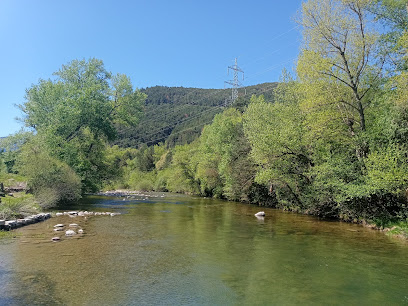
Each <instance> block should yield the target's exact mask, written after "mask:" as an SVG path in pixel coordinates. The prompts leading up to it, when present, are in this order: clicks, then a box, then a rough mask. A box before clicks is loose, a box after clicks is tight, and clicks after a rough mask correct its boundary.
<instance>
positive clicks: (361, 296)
mask: <svg viewBox="0 0 408 306" xmlns="http://www.w3.org/2000/svg"><path fill="white" fill-rule="evenodd" d="M70 209H71V210H72V209H76V210H79V209H81V210H89V211H90V210H92V211H111V212H120V213H122V214H121V215H118V216H114V217H110V216H94V217H88V218H87V219H85V218H84V217H76V218H69V217H68V216H61V217H55V218H52V219H50V220H47V221H45V222H42V223H38V224H35V225H31V226H27V227H24V228H21V229H19V230H16V231H15V233H16V238H13V239H3V240H2V241H0V305H36V304H37V305H38V304H42V305H345V304H349V305H401V304H408V282H407V280H408V244H407V243H405V242H401V241H399V240H396V239H392V238H389V237H387V236H385V235H384V234H382V233H379V232H377V231H374V230H370V229H366V228H363V227H361V226H358V225H351V224H345V223H339V222H326V221H319V220H317V219H316V218H312V217H308V216H301V215H296V214H291V213H284V212H281V211H276V210H273V209H263V210H265V212H266V214H267V216H266V217H265V218H264V220H258V219H257V218H256V217H255V216H254V213H256V212H257V211H259V210H260V209H259V208H257V207H254V206H249V205H244V204H239V203H232V202H224V201H218V200H211V199H198V198H191V197H186V196H176V195H168V194H167V195H166V196H165V197H164V198H161V197H149V199H147V200H145V197H141V198H138V199H134V200H126V201H123V200H122V199H120V198H106V197H88V198H87V199H85V200H84V201H83V202H82V203H80V204H78V205H77V206H75V207H73V208H72V207H71V208H70ZM57 223H64V224H69V223H77V224H79V226H81V227H82V228H83V229H84V234H83V235H82V236H80V235H77V236H75V237H72V238H65V237H63V239H62V241H60V242H56V243H55V242H51V238H52V237H53V236H55V233H54V232H53V226H54V225H55V224H57Z"/></svg>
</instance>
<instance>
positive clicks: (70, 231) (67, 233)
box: [65, 230, 76, 236]
mask: <svg viewBox="0 0 408 306" xmlns="http://www.w3.org/2000/svg"><path fill="white" fill-rule="evenodd" d="M75 234H76V233H75V232H74V231H73V230H67V231H65V236H74V235H75Z"/></svg>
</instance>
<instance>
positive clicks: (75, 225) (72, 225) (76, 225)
mask: <svg viewBox="0 0 408 306" xmlns="http://www.w3.org/2000/svg"><path fill="white" fill-rule="evenodd" d="M69 227H78V224H76V223H71V224H70V225H69Z"/></svg>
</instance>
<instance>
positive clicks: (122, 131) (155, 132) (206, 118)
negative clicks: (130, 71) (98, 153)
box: [116, 83, 277, 148]
mask: <svg viewBox="0 0 408 306" xmlns="http://www.w3.org/2000/svg"><path fill="white" fill-rule="evenodd" d="M276 85H277V83H263V84H259V85H254V86H248V87H245V88H240V89H239V98H238V100H237V101H236V104H237V106H238V107H242V106H243V105H245V104H247V103H249V99H250V98H251V96H252V95H261V94H262V95H264V96H265V98H266V99H267V100H269V101H270V100H272V99H273V89H274V88H275V87H276ZM141 91H142V92H144V93H145V94H147V100H146V104H145V113H144V116H143V118H142V119H141V120H140V123H139V124H138V125H137V126H136V127H134V128H124V127H123V128H122V127H119V137H118V140H117V141H116V144H118V145H119V146H121V147H134V148H137V147H140V146H141V145H143V144H146V145H148V146H151V145H155V144H157V143H160V142H166V143H167V144H168V145H169V146H174V145H176V144H184V143H189V142H191V141H193V140H194V139H195V138H197V137H198V136H199V135H200V133H201V130H202V128H203V126H204V125H206V124H210V123H211V121H212V119H213V118H214V116H215V115H216V114H217V113H220V112H221V111H222V110H223V109H224V106H225V101H226V99H228V98H229V97H230V96H231V89H202V88H184V87H166V86H155V87H150V88H145V89H141Z"/></svg>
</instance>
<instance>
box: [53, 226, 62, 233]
mask: <svg viewBox="0 0 408 306" xmlns="http://www.w3.org/2000/svg"><path fill="white" fill-rule="evenodd" d="M63 230H64V229H63V228H62V227H57V228H54V232H62V231H63Z"/></svg>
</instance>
